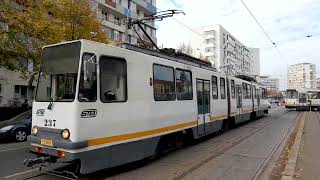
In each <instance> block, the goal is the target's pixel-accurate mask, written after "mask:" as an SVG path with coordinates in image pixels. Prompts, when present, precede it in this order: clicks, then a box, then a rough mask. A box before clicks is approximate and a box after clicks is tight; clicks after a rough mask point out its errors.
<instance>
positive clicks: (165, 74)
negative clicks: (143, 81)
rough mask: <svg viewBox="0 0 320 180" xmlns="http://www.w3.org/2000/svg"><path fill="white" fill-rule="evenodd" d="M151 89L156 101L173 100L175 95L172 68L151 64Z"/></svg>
mask: <svg viewBox="0 0 320 180" xmlns="http://www.w3.org/2000/svg"><path fill="white" fill-rule="evenodd" d="M153 91H154V99H155V100H156V101H173V100H175V99H176V97H175V83H174V69H173V68H172V67H168V66H163V65H157V64H155V65H153Z"/></svg>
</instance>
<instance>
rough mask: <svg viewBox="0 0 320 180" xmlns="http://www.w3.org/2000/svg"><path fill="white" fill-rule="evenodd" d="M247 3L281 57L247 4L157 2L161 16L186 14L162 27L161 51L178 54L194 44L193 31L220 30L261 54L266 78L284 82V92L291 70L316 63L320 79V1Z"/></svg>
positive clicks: (201, 0)
mask: <svg viewBox="0 0 320 180" xmlns="http://www.w3.org/2000/svg"><path fill="white" fill-rule="evenodd" d="M243 1H244V2H245V4H246V5H247V6H248V8H249V9H250V10H251V12H252V13H253V14H254V16H255V17H256V18H257V19H258V21H259V23H260V24H261V25H262V27H263V28H264V29H265V31H266V32H267V33H268V35H269V36H270V37H271V39H272V41H273V42H275V43H276V45H277V47H278V49H279V51H280V53H278V52H277V50H276V49H275V48H274V47H273V45H272V44H271V42H270V41H269V40H268V38H267V37H266V36H265V34H264V33H263V32H262V30H261V29H260V27H259V26H258V25H257V23H256V22H255V21H254V19H253V18H252V17H251V15H250V14H249V12H248V11H247V10H246V8H245V7H244V6H243V4H242V3H241V0H197V1H195V0H157V8H158V11H161V10H168V9H180V10H183V11H184V12H185V13H186V15H182V14H180V15H175V16H174V18H167V19H164V20H163V21H160V22H157V24H156V27H157V29H158V30H157V38H158V45H159V46H161V45H163V47H168V48H169V47H171V48H176V47H177V46H178V45H179V44H181V43H184V42H185V43H187V42H189V40H188V34H189V33H193V32H192V31H191V30H190V28H191V29H192V28H197V27H202V26H208V25H214V24H220V25H222V26H223V27H224V28H225V29H226V30H227V31H228V32H230V33H231V34H232V35H233V36H234V37H235V38H237V39H238V40H239V41H240V42H242V43H243V44H244V45H245V46H248V47H256V48H260V74H261V75H270V76H271V77H275V78H279V80H280V89H285V88H286V86H287V81H286V75H287V73H286V72H287V66H288V65H290V64H296V63H301V62H310V63H314V64H316V66H317V77H320V11H319V9H320V0H243ZM307 35H312V37H310V38H307V37H306V36H307ZM199 38H203V37H201V36H199Z"/></svg>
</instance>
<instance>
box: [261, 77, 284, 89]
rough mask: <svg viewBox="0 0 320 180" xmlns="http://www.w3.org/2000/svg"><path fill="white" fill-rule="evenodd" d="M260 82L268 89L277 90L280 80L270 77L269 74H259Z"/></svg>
mask: <svg viewBox="0 0 320 180" xmlns="http://www.w3.org/2000/svg"><path fill="white" fill-rule="evenodd" d="M259 79H260V84H261V85H263V86H265V87H266V88H267V89H268V91H275V92H278V91H279V86H280V82H279V79H277V78H270V77H269V76H260V78H259Z"/></svg>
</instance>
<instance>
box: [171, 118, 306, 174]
mask: <svg viewBox="0 0 320 180" xmlns="http://www.w3.org/2000/svg"><path fill="white" fill-rule="evenodd" d="M283 116H284V115H280V116H279V117H277V118H275V119H273V120H271V121H270V122H266V123H263V124H262V125H261V127H259V128H257V129H253V130H251V131H249V133H248V134H246V135H244V136H242V137H241V138H240V139H238V140H237V141H234V142H232V143H230V144H229V145H227V146H225V147H223V148H221V149H220V150H218V151H217V152H214V153H212V152H211V153H208V154H207V155H206V158H204V159H202V160H201V161H199V162H197V163H195V164H194V165H193V166H192V167H190V168H188V169H187V170H184V171H183V172H182V173H180V174H179V175H178V176H176V177H175V178H173V180H180V179H183V178H184V177H186V176H188V175H190V174H191V173H193V172H195V171H196V170H198V169H199V168H201V167H202V166H204V165H206V164H207V163H209V162H210V161H212V160H214V159H216V158H218V157H220V156H222V155H223V154H224V153H225V152H226V151H228V150H231V149H232V148H233V147H235V146H236V145H238V144H240V143H241V142H243V141H245V140H246V139H248V138H249V137H251V136H253V135H255V134H257V133H259V132H260V131H262V130H263V129H264V128H265V127H267V126H268V125H270V124H271V123H273V121H275V120H278V119H280V118H281V117H283ZM301 117H302V113H298V114H297V116H296V119H297V120H296V121H295V122H294V123H292V124H291V125H290V126H289V127H288V128H287V129H286V130H285V132H284V133H283V134H282V136H280V137H279V138H278V139H277V141H276V143H274V144H273V146H272V148H271V150H270V151H269V152H268V155H267V158H266V159H264V160H263V162H262V163H261V164H260V165H259V167H258V168H257V169H256V171H255V172H254V173H253V174H252V176H251V180H255V179H257V178H258V177H259V176H260V175H261V174H262V173H263V171H264V169H265V167H266V166H267V165H268V162H269V161H270V159H271V157H272V155H273V153H274V152H275V151H276V150H277V148H278V147H279V146H280V145H281V143H282V141H283V139H284V138H285V137H286V136H287V134H288V133H289V132H290V130H291V129H292V128H294V127H295V125H296V123H297V122H298V121H299V119H300V118H301Z"/></svg>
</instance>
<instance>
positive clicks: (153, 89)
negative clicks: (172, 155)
mask: <svg viewBox="0 0 320 180" xmlns="http://www.w3.org/2000/svg"><path fill="white" fill-rule="evenodd" d="M135 48H136V49H135V50H133V47H131V48H129V47H127V48H126V49H125V48H120V47H114V46H109V45H105V44H102V43H97V42H92V41H88V40H79V41H72V42H65V43H60V44H55V45H50V46H46V47H44V48H43V52H42V60H41V72H40V75H39V80H38V85H37V91H36V97H35V101H34V103H33V115H32V116H33V117H32V125H33V128H32V135H31V136H29V137H28V141H30V142H31V145H32V149H31V151H32V152H34V153H36V154H38V155H39V157H41V160H43V161H50V162H73V163H78V164H79V165H80V173H82V174H86V173H91V172H94V171H98V170H101V169H105V168H110V167H115V166H119V165H122V164H125V163H129V162H133V161H136V160H140V159H143V158H146V157H150V156H153V155H154V154H156V153H157V152H158V151H159V149H161V148H162V147H163V146H165V145H167V144H170V143H174V142H175V141H179V140H181V139H186V138H187V139H197V138H200V137H202V136H205V135H208V134H211V133H213V132H217V131H220V130H222V129H223V128H226V127H230V126H233V125H234V124H238V123H241V122H244V121H248V120H250V119H251V118H255V117H260V116H263V115H264V114H266V113H268V100H267V91H266V89H265V88H264V87H261V86H260V85H259V84H257V83H256V82H254V81H252V80H250V79H245V78H241V77H234V76H231V77H230V76H226V75H224V74H221V73H219V72H217V71H216V70H215V69H214V68H212V67H211V66H210V65H207V64H205V63H203V62H200V61H194V60H187V59H184V58H177V57H172V56H169V55H164V54H161V53H158V52H155V51H151V50H146V49H139V48H137V47H135ZM36 162H39V159H30V160H27V161H26V162H25V163H26V165H27V166H31V165H32V164H34V163H36Z"/></svg>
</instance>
